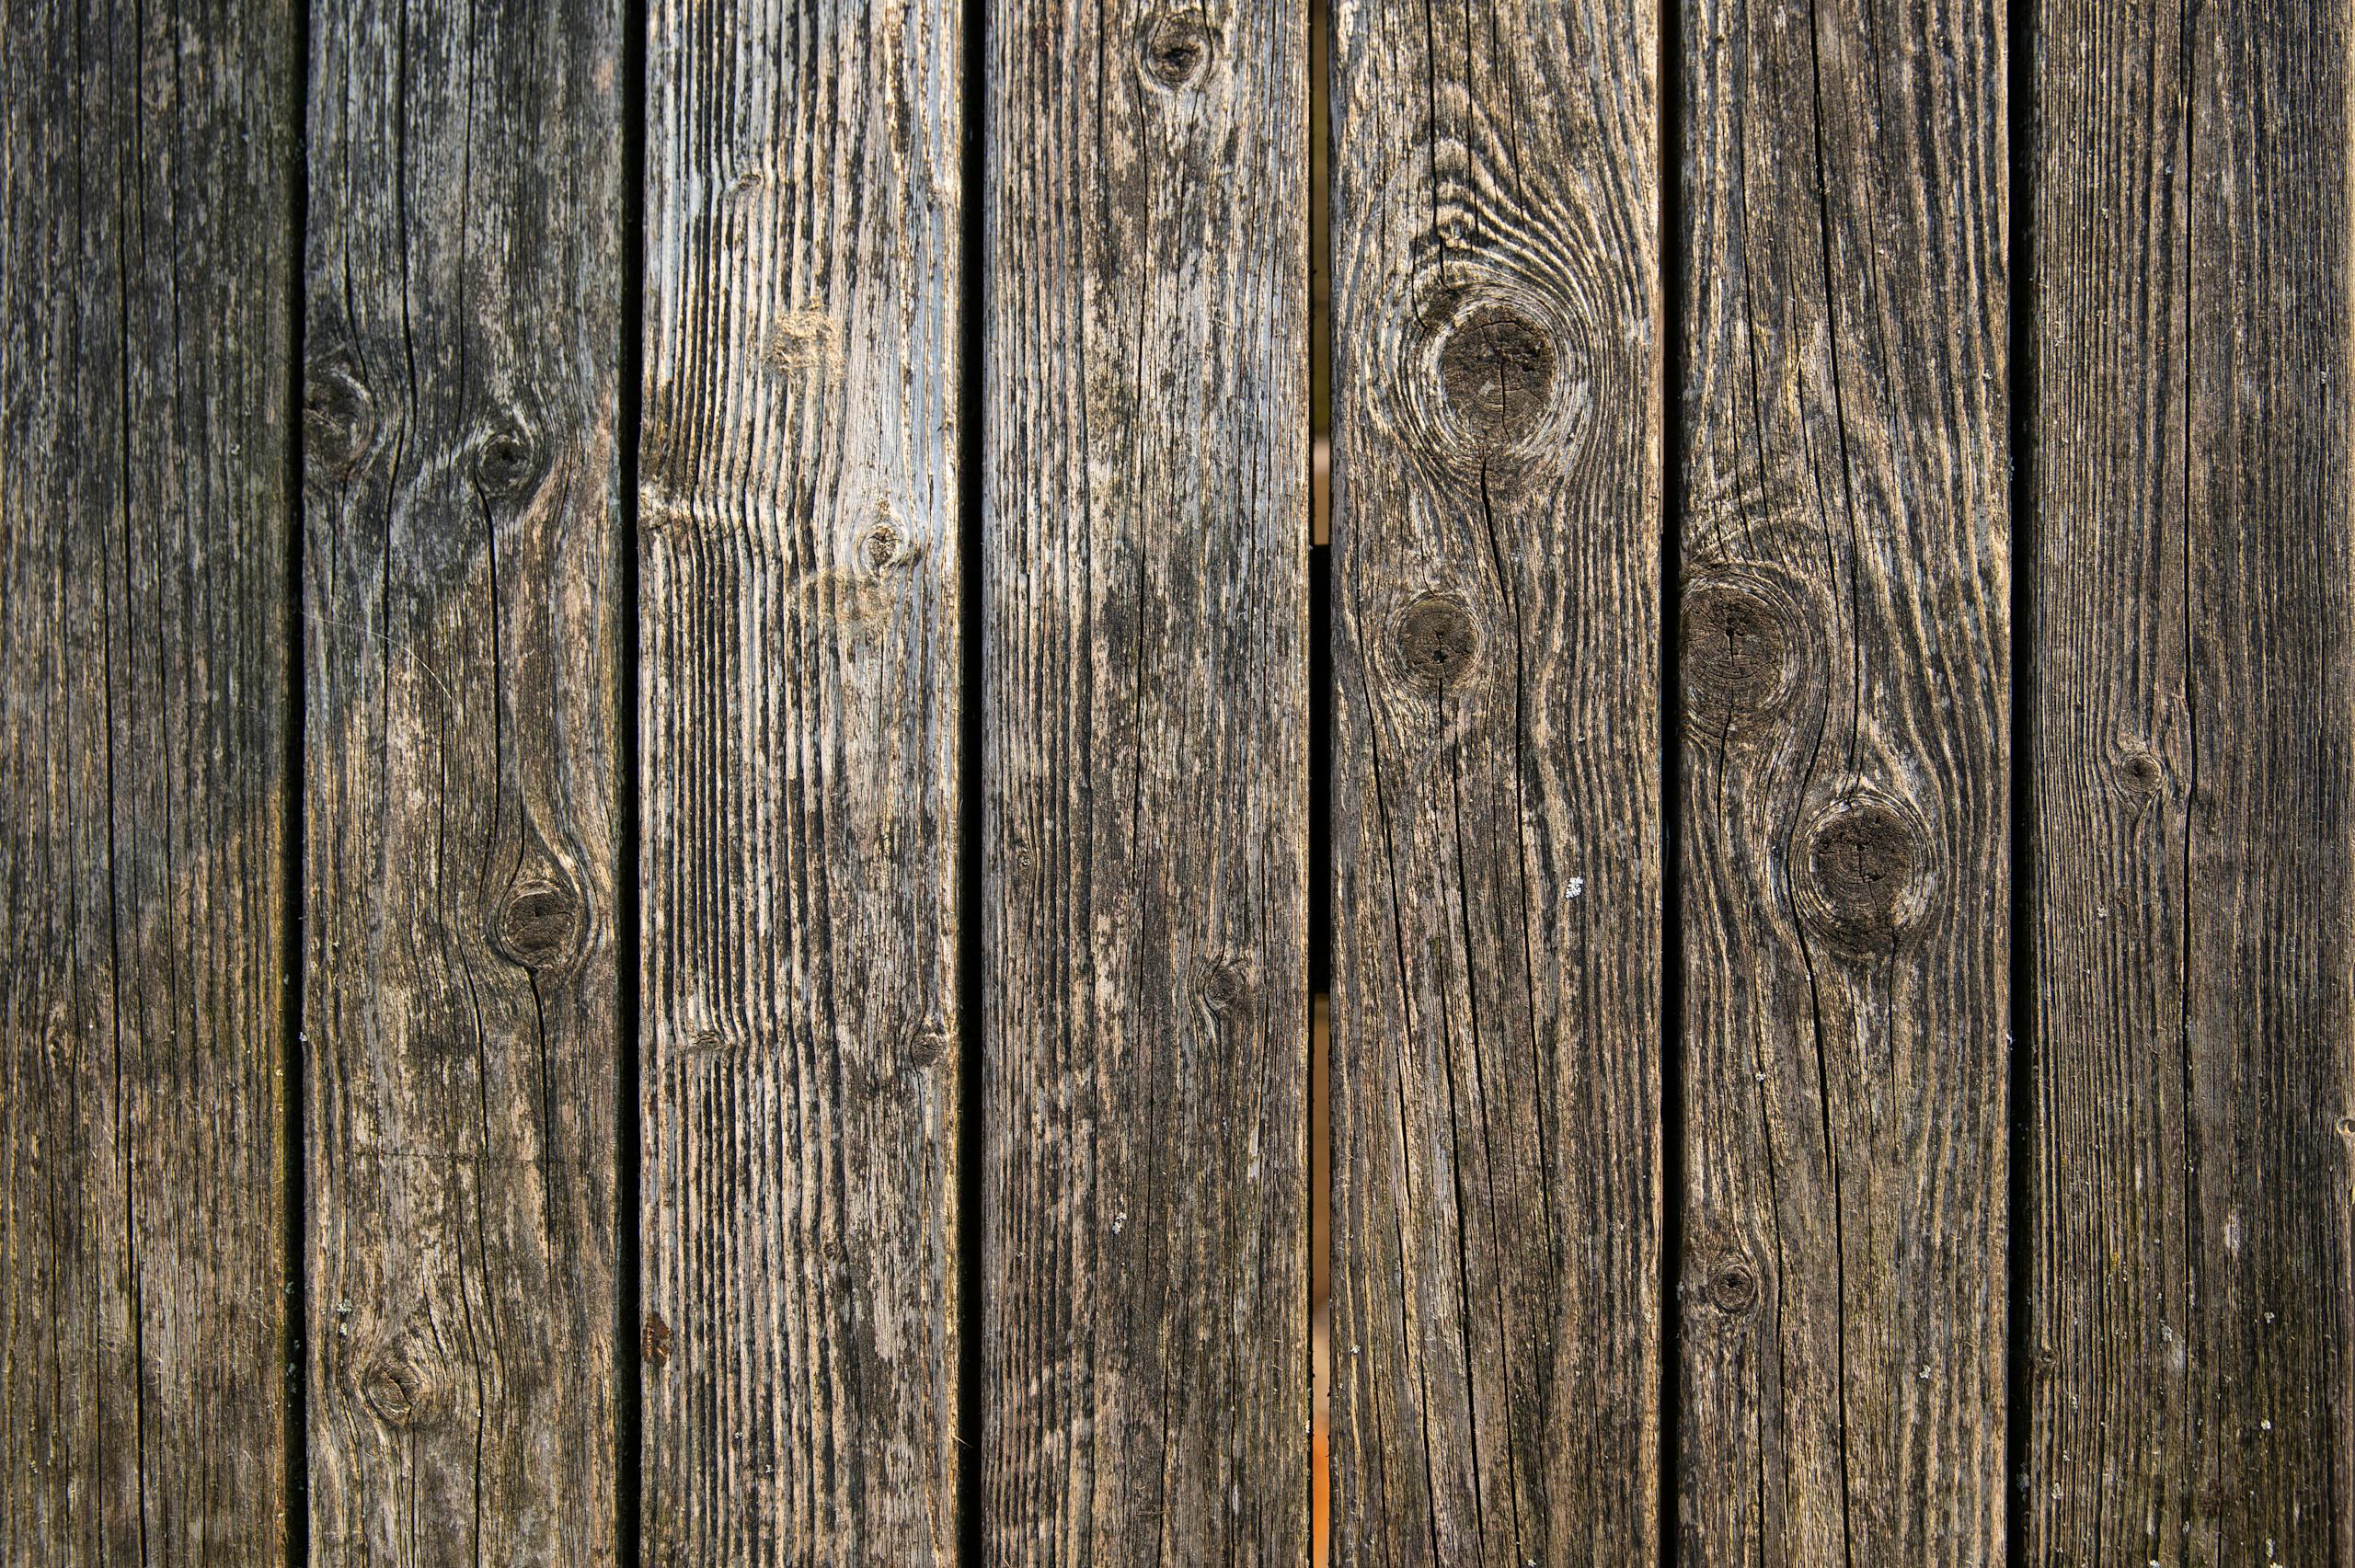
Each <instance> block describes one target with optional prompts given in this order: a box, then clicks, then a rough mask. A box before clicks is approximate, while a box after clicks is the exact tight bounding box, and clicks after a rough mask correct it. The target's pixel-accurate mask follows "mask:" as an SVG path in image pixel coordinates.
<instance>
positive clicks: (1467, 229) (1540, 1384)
mask: <svg viewBox="0 0 2355 1568" xmlns="http://www.w3.org/2000/svg"><path fill="white" fill-rule="evenodd" d="M1338 24H1339V32H1338V36H1337V39H1336V43H1335V54H1334V77H1333V104H1334V110H1333V115H1334V121H1333V138H1334V139H1333V151H1334V175H1333V191H1334V217H1333V225H1334V226H1333V247H1334V311H1335V315H1334V393H1335V406H1334V452H1333V537H1334V551H1335V557H1336V558H1335V567H1334V570H1335V578H1334V593H1333V605H1334V670H1335V681H1336V687H1335V723H1334V753H1335V754H1334V769H1335V777H1334V785H1333V788H1334V804H1333V835H1334V840H1333V844H1334V847H1333V863H1334V875H1335V883H1334V887H1335V893H1334V934H1333V943H1334V998H1333V1009H1334V1012H1333V1016H1334V1029H1333V1067H1332V1072H1333V1091H1334V1101H1333V1127H1334V1135H1333V1136H1334V1184H1335V1192H1334V1225H1335V1230H1334V1247H1335V1285H1334V1320H1333V1321H1334V1340H1333V1345H1334V1352H1333V1360H1334V1366H1335V1383H1334V1519H1335V1532H1336V1533H1335V1548H1336V1561H1339V1562H1430V1563H1480V1564H1493V1565H1496V1568H1522V1564H1524V1563H1533V1562H1542V1563H1547V1564H1568V1563H1586V1562H1645V1561H1649V1560H1650V1559H1651V1558H1652V1556H1653V1555H1654V1554H1655V1552H1656V1551H1657V1534H1658V1526H1659V1519H1660V1510H1659V1503H1658V1470H1659V1465H1658V1456H1659V1423H1660V1409H1659V1404H1660V1400H1659V1395H1660V1361H1659V1356H1660V1300H1659V1281H1660V1262H1659V1260H1660V1250H1659V1249H1660V1037H1659V1011H1658V1010H1659V1004H1660V936H1661V931H1660V864H1661V863H1660V783H1659V778H1660V763H1659V760H1658V751H1657V745H1658V739H1659V734H1658V731H1659V714H1660V695H1659V674H1660V502H1661V496H1660V482H1661V466H1660V346H1661V338H1660V333H1661V322H1660V250H1659V195H1658V190H1659V187H1658V158H1657V151H1658V144H1659V143H1658V138H1659V131H1658V92H1657V87H1656V84H1655V79H1654V77H1655V67H1656V63H1657V58H1658V52H1659V45H1658V37H1657V33H1656V30H1655V15H1654V13H1653V11H1652V10H1651V9H1649V8H1648V7H1641V6H1619V5H1614V4H1608V3H1603V0H1596V3H1591V4H1590V3H1587V0H1578V3H1574V4H1571V5H1568V6H1541V5H1527V4H1522V3H1520V0H1503V3H1500V4H1491V5H1488V6H1480V7H1469V6H1466V7H1453V6H1443V7H1432V6H1421V5H1411V4H1398V3H1387V0H1385V3H1382V4H1363V5H1358V6H1343V7H1342V8H1341V9H1340V11H1339V13H1338Z"/></svg>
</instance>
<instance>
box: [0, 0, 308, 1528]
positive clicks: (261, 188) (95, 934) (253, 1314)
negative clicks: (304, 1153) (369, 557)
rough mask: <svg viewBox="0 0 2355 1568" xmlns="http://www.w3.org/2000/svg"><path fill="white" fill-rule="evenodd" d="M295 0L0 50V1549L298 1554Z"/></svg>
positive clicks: (95, 29) (106, 18)
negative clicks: (287, 1521) (292, 1003)
mask: <svg viewBox="0 0 2355 1568" xmlns="http://www.w3.org/2000/svg"><path fill="white" fill-rule="evenodd" d="M293 34H294V29H293V23H292V17H291V16H290V14H289V12H288V10H287V8H286V7H285V6H283V5H280V4H264V5H259V6H220V5H198V6H190V7H185V8H182V9H180V10H178V12H174V13H166V12H161V11H156V10H152V9H142V8H140V7H136V6H109V5H99V6H80V7H77V6H63V5H51V4H41V5H36V6H29V7H26V8H22V9H19V10H18V11H16V12H13V13H12V14H11V17H10V20H9V23H8V36H7V42H6V47H5V48H0V824H5V825H0V1104H5V1105H6V1106H7V1108H8V1123H9V1125H8V1130H7V1134H6V1139H5V1152H0V1259H5V1265H0V1456H5V1459H6V1463H5V1468H4V1469H0V1561H6V1562H23V1563H43V1564H60V1565H68V1568H70V1565H75V1564H89V1563H99V1562H114V1563H148V1564H155V1565H157V1568H162V1565H166V1564H176V1563H193V1562H239V1563H256V1564H266V1563H275V1562H281V1561H282V1559H283V1557H284V1551H285V1535H284V1526H283V1520H282V1517H281V1505H282V1503H283V1499H284V1495H285V1473H286V1472H285V1466H286V1432H285V1378H284V1374H283V1365H284V1357H285V1338H286V1322H285V1320H286V1310H285V1298H284V1291H283V1280H284V1276H285V1265H286V1259H285V1256H284V1250H285V1249H284V1224H285V1221H284V1215H283V1208H282V1205H283V1202H284V1196H285V1183H284V1166H285V1156H286V1150H285V1148H284V1142H283V1138H282V1128H283V1125H284V1110H283V1102H282V1099H281V1090H282V1086H281V1069H282V1067H283V1064H284V1059H285V1058H284V1049H285V1037H284V1028H283V1022H282V1021H283V1016H284V1014H283V1002H282V986H283V981H284V975H283V969H284V963H283V955H284V934H285V913H286V911H285V909H284V902H285V900H284V896H283V889H284V885H285V866H284V863H283V859H282V856H283V846H284V842H285V840H284V821H285V807H286V799H285V794H284V787H283V785H284V773H285V770H284V761H285V749H286V734H287V731H286V726H287V724H288V723H289V715H288V712H287V704H288V698H287V692H288V674H289V665H288V658H289V654H288V647H287V641H288V639H287V623H288V602H287V583H286V572H287V559H288V557H287V547H288V544H289V541H290V538H291V532H290V528H291V525H290V522H289V510H288V499H289V498H288V494H287V491H288V445H287V442H288V418H289V406H290V403H291V397H290V387H291V376H290V369H289V365H288V355H289V352H290V343H291V339H292V334H293V311H292V300H293V291H292V288H291V286H290V284H291V273H290V270H289V269H290V268H291V267H292V265H293V188H292V184H291V172H290V171H291V169H292V162H291V158H290V153H291V150H292V148H293V135H294V127H293V124H292V123H291V121H292V118H293V106H294V101H295V98H294V91H293V86H294V79H293V59H292V48H291V45H292V40H293Z"/></svg>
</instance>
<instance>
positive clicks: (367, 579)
mask: <svg viewBox="0 0 2355 1568" xmlns="http://www.w3.org/2000/svg"><path fill="white" fill-rule="evenodd" d="M620 26H621V11H620V7H619V6H618V5H615V4H611V3H609V0H567V3H566V4H563V5H559V6H548V7H545V8H541V9H535V10H533V11H531V12H529V13H528V14H526V13H525V12H523V11H520V10H513V9H510V8H506V7H500V6H479V7H478V6H466V5H462V4H456V3H444V0H428V3H424V4H404V3H400V0H329V3H327V4H324V5H322V6H319V7H318V8H316V10H315V12H314V15H313V18H312V40H313V48H312V58H311V63H310V69H311V78H310V146H309V169H310V205H309V233H308V236H307V242H308V243H307V255H306V258H305V276H306V280H307V285H306V301H307V305H306V327H305V341H304V357H305V361H306V364H305V375H306V383H307V384H306V391H305V394H304V568H305V569H304V578H305V580H304V597H303V609H304V643H305V647H304V657H305V658H306V660H307V663H306V666H305V698H306V706H307V711H306V713H305V714H304V738H305V756H306V768H307V772H308V778H307V781H306V784H307V791H308V795H307V798H308V810H307V814H306V821H305V828H306V831H305V854H304V875H305V893H306V898H307V900H308V907H307V911H306V917H305V924H304V942H305V945H306V954H305V965H306V974H305V979H304V1036H305V1061H306V1064H307V1068H306V1088H307V1092H308V1093H307V1097H308V1129H307V1137H308V1139H309V1149H308V1167H307V1169H308V1181H309V1185H308V1193H309V1198H310V1207H311V1214H310V1227H309V1238H310V1248H311V1253H310V1265H309V1288H310V1297H309V1300H310V1327H309V1340H310V1345H311V1351H310V1416H311V1433H310V1475H311V1512H312V1536H311V1550H312V1557H313V1561H314V1562H318V1563H321V1564H329V1563H343V1562H372V1563H385V1562H397V1563H414V1564H442V1563H458V1562H466V1563H473V1562H498V1563H514V1564H525V1563H547V1564H564V1565H566V1568H574V1565H582V1564H588V1565H593V1564H600V1563H608V1562H613V1561H614V1560H615V1453H614V1420H613V1411H614V1400H615V1390H614V1377H613V1368H614V1365H615V1358H614V1342H613V1334H614V1323H615V1231H614V1224H615V1215H614V1190H615V1121H616V1115H617V1102H616V1100H615V1093H616V1090H617V1085H616V1082H615V1062H616V1057H617V1044H618V1024H619V1020H618V1016H617V1002H618V987H617V983H616V977H615V944H616V938H617V931H616V922H617V913H618V903H617V891H616V889H617V885H618V879H617V856H618V853H619V851H618V842H619V832H620V824H619V823H618V821H617V820H616V818H615V797H616V793H617V791H616V785H617V784H618V782H619V776H620V773H619V770H620V767H621V766H622V763H621V760H620V757H619V755H618V750H617V736H618V734H619V729H620V724H619V719H620V714H619V707H618V693H619V690H620V684H619V675H620V663H619V650H620V637H621V632H622V628H623V626H624V624H625V620H624V607H623V606H622V604H621V603H620V602H619V597H618V589H619V586H620V582H621V572H620V555H619V545H620V541H621V531H620V527H619V518H620V509H619V507H618V504H617V501H618V494H617V488H616V485H617V472H618V470H617V463H616V445H615V420H616V414H617V405H618V391H619V364H620V310H619V302H620V285H621V269H620V256H621V246H620V220H621V215H622V211H623V206H622V192H621V188H620V174H621V142H620V127H621V108H622V106H621V98H620V87H621V84H620V80H619V78H620V74H621V43H620Z"/></svg>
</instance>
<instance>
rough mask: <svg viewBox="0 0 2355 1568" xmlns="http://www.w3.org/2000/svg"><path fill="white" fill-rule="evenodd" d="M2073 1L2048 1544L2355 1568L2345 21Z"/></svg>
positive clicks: (2046, 977)
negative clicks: (2345, 1564) (2352, 1566)
mask: <svg viewBox="0 0 2355 1568" xmlns="http://www.w3.org/2000/svg"><path fill="white" fill-rule="evenodd" d="M2038 16H2039V34H2040V37H2041V39H2042V43H2041V47H2040V50H2039V55H2038V58H2037V61H2036V63H2035V69H2036V83H2037V96H2036V100H2035V101H2036V103H2037V106H2038V119H2039V135H2038V137H2037V140H2036V144H2035V155H2034V168H2035V173H2036V190H2037V204H2036V212H2035V222H2034V224H2033V227H2032V231H2031V233H2032V235H2033V244H2034V251H2033V258H2034V279H2033V298H2034V300H2035V302H2036V303H2035V315H2034V352H2035V356H2036V360H2035V363H2036V384H2037V395H2036V400H2035V404H2034V407H2033V419H2034V424H2033V436H2034V443H2035V444H2034V452H2035V466H2034V473H2035V489H2034V501H2035V516H2036V525H2035V538H2036V551H2035V555H2034V557H2033V564H2034V568H2035V571H2036V576H2035V578H2034V603H2035V610H2036V614H2035V640H2034V645H2033V646H2034V654H2035V661H2036V667H2035V685H2036V700H2035V708H2034V714H2035V737H2036V753H2035V769H2034V773H2033V778H2034V790H2035V811H2036V820H2037V824H2038V826H2037V840H2038V844H2037V855H2036V860H2035V865H2036V880H2035V885H2034V895H2035V898H2034V904H2033V918H2034V930H2035V935H2036V969H2035V988H2036V989H2035V1001H2036V1009H2037V1015H2038V1020H2039V1027H2038V1030H2037V1036H2036V1041H2035V1053H2034V1061H2035V1082H2034V1093H2033V1108H2034V1119H2033V1129H2034V1131H2033V1150H2034V1160H2033V1162H2032V1165H2031V1169H2030V1172H2029V1176H2030V1187H2031V1193H2030V1196H2031V1203H2030V1207H2029V1209H2028V1215H2027V1216H2026V1217H2025V1218H2026V1219H2028V1221H2029V1222H2030V1225H2031V1236H2032V1238H2033V1244H2032V1268H2031V1271H2030V1276H2029V1277H2030V1282H2031V1283H2030V1292H2031V1294H2030V1300H2029V1304H2028V1322H2027V1323H2026V1324H2025V1325H2023V1332H2024V1333H2025V1334H2026V1335H2027V1337H2028V1347H2027V1348H2028V1351H2029V1370H2028V1384H2027V1388H2028V1411H2027V1413H2026V1414H2027V1420H2028V1451H2027V1455H2026V1465H2027V1472H2026V1474H2025V1475H2024V1476H2023V1478H2022V1485H2023V1488H2024V1492H2023V1503H2024V1505H2025V1509H2024V1512H2025V1517H2024V1520H2023V1525H2024V1534H2025V1541H2024V1544H2025V1547H2026V1552H2025V1556H2024V1558H2023V1561H2026V1562H2133V1563H2142V1562H2152V1561H2156V1562H2168V1563H2174V1562H2251V1563H2256V1562H2283V1563H2297V1562H2349V1561H2355V1439H2351V1438H2350V1436H2349V1431H2350V1427H2349V1420H2350V1413H2355V1385H2350V1379H2351V1378H2355V1351H2350V1348H2349V1346H2350V1337H2349V1336H2350V1333H2355V1322H2350V1319H2355V1312H2350V1308H2351V1307H2355V1277H2350V1269H2355V1234H2350V1231H2351V1230H2355V1202H2350V1195H2355V1184H2350V1181H2349V1173H2348V1172H2349V1160H2350V1158H2355V1119H2350V1116H2355V1047H2350V1039H2349V1024H2350V1018H2355V1006H2350V1002H2351V1001H2355V998H2350V996H2349V986H2350V976H2355V918H2350V917H2351V916H2355V910H2350V894H2355V864H2350V861H2351V860H2355V809H2350V807H2355V794H2351V793H2350V785H2355V751H2350V744H2349V729H2350V723H2349V721H2350V719H2355V701H2351V700H2350V684H2349V679H2350V674H2355V641H2350V630H2351V628H2350V604H2349V600H2350V589H2349V581H2350V568H2355V551H2350V543H2355V542H2351V541H2350V536H2349V534H2350V530H2349V503H2350V500H2355V486H2351V485H2350V478H2355V476H2351V475H2350V472H2349V459H2348V450H2347V431H2348V416H2349V409H2348V383H2349V375H2350V373H2355V364H2351V363H2350V359H2355V349H2350V344H2349V305H2350V303H2355V300H2351V299H2350V290H2349V272H2348V269H2349V241H2348V217H2349V211H2348V199H2347V187H2348V177H2349V144H2348V128H2347V102H2348V91H2349V43H2348V35H2347V29H2346V17H2345V15H2344V13H2343V12H2341V11H2329V12H2314V13H2306V14H2301V13H2300V12H2299V11H2298V9H2297V8H2295V7H2291V8H2281V7H2271V6H2255V5H2249V4H2242V3H2228V4H2221V5H2214V6H2183V7H2178V8H2175V9H2161V10H2152V9H2148V8H2145V7H2142V6H2131V5H2122V4H2117V3H2115V0H2046V3H2045V4H2044V5H2042V6H2040V7H2039V12H2038ZM2292 126H2294V127H2296V128H2297V129H2296V131H2295V132H2294V133H2288V132H2286V128H2288V127H2292Z"/></svg>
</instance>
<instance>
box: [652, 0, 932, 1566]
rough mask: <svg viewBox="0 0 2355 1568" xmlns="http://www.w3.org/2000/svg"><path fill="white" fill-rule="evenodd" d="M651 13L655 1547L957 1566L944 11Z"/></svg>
mask: <svg viewBox="0 0 2355 1568" xmlns="http://www.w3.org/2000/svg"><path fill="white" fill-rule="evenodd" d="M650 22H651V27H650V33H649V52H648V92H647V106H648V132H647V199H648V245H647V264H646V343H647V361H646V395H645V396H646V405H645V424H644V429H643V435H644V446H643V449H642V452H641V469H640V489H639V526H640V535H639V536H640V540H641V546H640V547H641V551H642V555H641V560H642V563H643V571H644V578H643V587H642V592H641V597H640V601H639V609H640V614H641V621H640V638H641V643H640V648H641V660H642V663H641V666H640V668H641V670H642V672H643V687H642V692H643V695H642V702H641V712H640V720H639V723H640V733H641V735H642V737H643V742H644V773H643V778H644V783H645V795H644V814H643V824H644V831H645V847H644V865H645V895H644V896H645V920H644V930H645V976H646V989H645V995H644V1017H645V1029H644V1040H645V1066H644V1070H643V1074H642V1077H643V1104H644V1106H645V1178H644V1182H645V1187H644V1206H643V1215H642V1223H643V1230H642V1235H643V1238H644V1246H645V1259H644V1269H645V1288H644V1299H645V1313H646V1316H645V1322H644V1326H643V1335H642V1341H641V1345H642V1351H643V1356H644V1369H643V1384H644V1389H645V1397H646V1405H645V1409H646V1425H645V1453H646V1470H645V1475H646V1494H645V1497H646V1509H645V1537H646V1552H647V1561H648V1562H649V1563H672V1562H675V1563H679V1564H703V1563H708V1564H723V1563H726V1564H735V1563H742V1564H766V1563H774V1564H777V1565H778V1568H788V1565H790V1568H800V1565H803V1564H823V1563H841V1564H853V1563H857V1564H866V1563H884V1562H889V1563H894V1564H924V1563H939V1562H954V1561H956V1559H957V1547H958V1519H959V1500H958V1495H957V1484H958V1459H957V1452H956V1446H955V1438H956V1432H957V1412H958V1402H959V1388H958V1386H957V1372H958V1359H957V1357H958V1326H959V1295H958V1283H959V1275H958V1246H959V1231H958V1225H959V1208H958V1202H957V1182H956V1177H957V1169H958V1167H957V1155H958V1137H959V1084H960V1082H961V1063H962V1059H963V1056H964V1044H963V1041H964V1034H963V1024H962V1020H961V1019H960V1017H959V1004H958V993H957V973H956V942H957V933H958V911H957V886H956V872H957V854H958V846H959V837H960V832H961V831H962V830H961V829H960V825H959V819H958V800H959V783H960V781H959V717H960V715H961V712H962V704H963V702H964V701H965V700H967V699H966V695H965V693H964V692H963V689H962V684H961V681H962V674H961V670H962V662H963V657H964V656H963V647H964V636H965V631H964V628H963V625H962V623H961V618H960V608H959V589H960V584H961V581H962V570H963V564H962V560H961V555H960V545H959V522H960V515H959V488H958V486H959V452H960V449H961V445H962V441H961V433H960V431H959V427H958V418H959V411H958V406H957V391H958V386H959V376H960V373H961V372H962V369H963V367H962V365H961V362H960V349H959V322H960V319H961V316H960V311H961V297H962V288H961V279H960V275H959V224H960V218H961V207H960V191H961V179H960V169H961V165H960V161H959V159H960V146H959V142H960V128H961V104H962V72H961V70H960V63H961V52H960V49H959V33H958V25H957V12H956V10H955V9H954V7H953V6H948V5H945V4H942V3H940V0H917V3H916V4H913V5H909V6H902V7H874V6H863V5H847V4H839V3H836V0H729V3H728V4H714V5H706V4H700V3H697V4H687V3H684V0H682V3H675V4H673V3H663V4H658V5H656V6H654V8H653V11H652V14H651V18H650Z"/></svg>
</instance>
